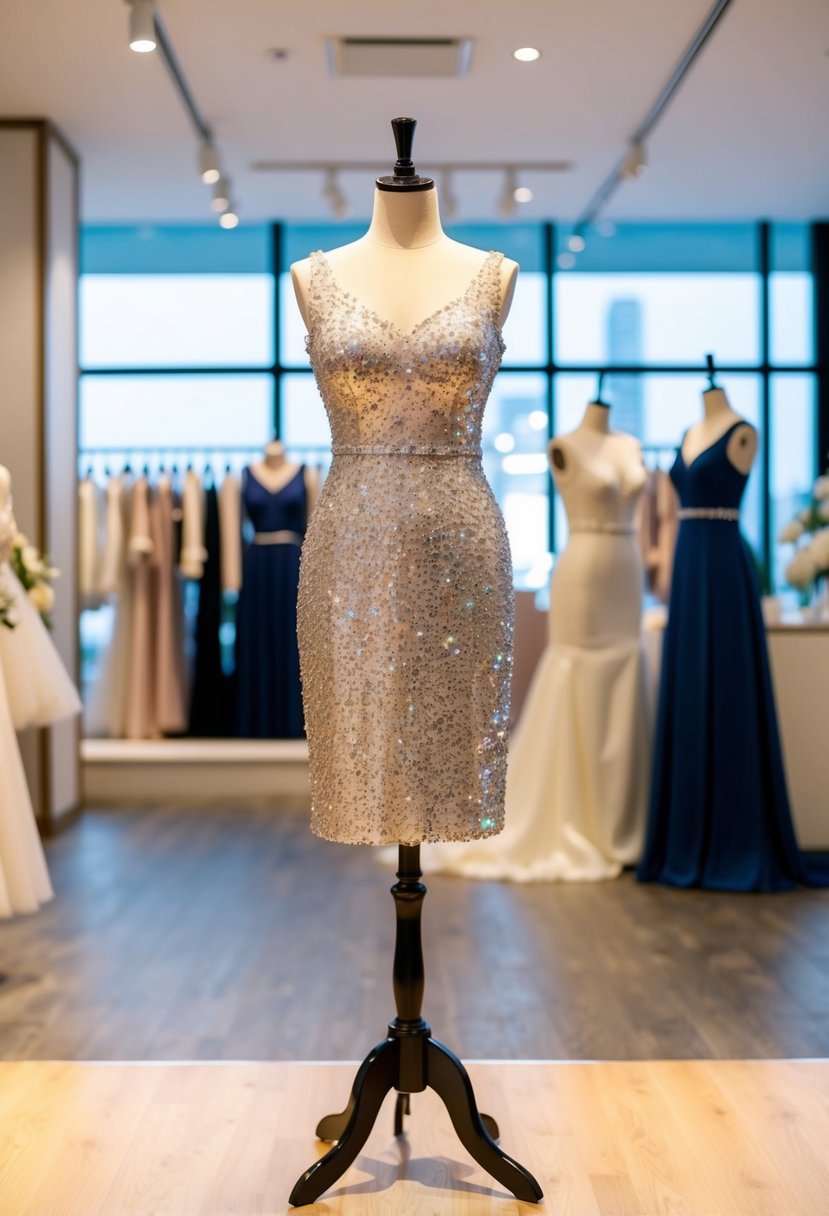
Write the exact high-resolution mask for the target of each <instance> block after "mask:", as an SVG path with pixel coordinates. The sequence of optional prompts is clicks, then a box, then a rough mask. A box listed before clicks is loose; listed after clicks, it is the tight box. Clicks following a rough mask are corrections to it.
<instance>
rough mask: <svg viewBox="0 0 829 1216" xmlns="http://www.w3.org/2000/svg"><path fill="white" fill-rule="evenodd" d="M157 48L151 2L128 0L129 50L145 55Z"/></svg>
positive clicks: (148, 0) (146, 0) (153, 6)
mask: <svg viewBox="0 0 829 1216" xmlns="http://www.w3.org/2000/svg"><path fill="white" fill-rule="evenodd" d="M157 46H158V38H157V36H156V30H155V4H154V3H153V0H130V50H131V51H137V52H138V53H139V54H140V55H146V54H147V53H148V52H150V51H154V50H155V49H156V47H157Z"/></svg>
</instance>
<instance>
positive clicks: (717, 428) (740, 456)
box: [682, 388, 757, 476]
mask: <svg viewBox="0 0 829 1216" xmlns="http://www.w3.org/2000/svg"><path fill="white" fill-rule="evenodd" d="M702 404H703V410H704V417H703V419H702V421H701V422H698V423H697V424H696V426H692V427H690V428H689V429H688V430H687V431H686V432H685V438H684V439H683V440H682V459H683V460H684V461H685V467H686V468H687V467H688V466H689V465H690V464H693V462H694V461H695V460H696V458H697V457H698V456H701V455H702V453H703V452H705V451H706V450H707V449H708V448H710V447H711V446H712V445H713V444H715V443H716V442H717V440H718V439H721V438H722V436H723V435H724V434H725V432H726V431H727V430H728V429H729V427H732V426H734V425H735V423H738V422H741V423H742V426H738V427H736V429H735V431H734V433H733V434H732V435H731V438H730V439H729V440H728V444H727V445H726V455H727V456H728V459H729V460H730V461H731V463H732V464H733V465H734V467H735V469H739V471H740V472H741V473H744V474H745V475H746V476H748V474H749V473H750V472H751V466H752V464H753V463H754V457H755V456H756V454H757V432H756V430H755V429H754V427H753V426H752V425H751V423H750V422H746V420H745V419H744V418H742V417H741V416H740V415H739V414H738V413H737V412H736V410H733V409H732V408H731V405H730V403H729V400H728V398H727V397H726V395H725V393H724V392H723V390H722V389H721V388H709V389H707V390H706V392H704V393H703V394H702Z"/></svg>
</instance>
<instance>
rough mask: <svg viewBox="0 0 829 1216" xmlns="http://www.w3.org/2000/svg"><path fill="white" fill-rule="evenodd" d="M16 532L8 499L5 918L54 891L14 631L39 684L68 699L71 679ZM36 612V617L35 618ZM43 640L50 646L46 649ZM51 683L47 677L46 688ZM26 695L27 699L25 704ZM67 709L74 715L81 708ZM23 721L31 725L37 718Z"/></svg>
mask: <svg viewBox="0 0 829 1216" xmlns="http://www.w3.org/2000/svg"><path fill="white" fill-rule="evenodd" d="M16 532H17V525H16V524H15V522H14V515H13V514H12V510H11V506H10V504H9V503H8V502H4V503H2V504H0V592H2V593H3V595H4V596H7V597H9V598H10V599H11V600H12V605H11V610H12V613H13V616H14V619H16V621H17V625H16V627H15V628H14V629H9V628H8V627H7V626H5V625H2V624H0V918H5V917H9V916H13V915H14V914H15V913H18V912H34V911H35V910H36V909H37V908H38V907H39V906H40V905H41V904H42V903H45V902H46V901H47V900H49V899H51V898H52V894H53V893H52V887H51V884H50V882H49V873H48V871H47V869H46V861H45V859H44V856H43V849H42V847H41V844H40V837H39V836H38V832H37V826H36V824H35V816H34V810H33V808H32V801H31V797H30V796H29V787H28V785H27V784H26V774H25V772H24V770H23V761H22V760H21V758H20V749H19V747H18V744H17V735H16V733H15V729H16V728H15V719H19V718H20V716H21V710H23V709H25V712H26V714H30V713H31V712H32V709H33V708H34V707H35V706H34V699H33V690H30V689H28V688H27V687H26V684H25V681H24V683H23V684H22V685H21V684H19V675H20V673H19V672H18V673H17V674H16V675H15V676H14V677H13V679H14V688H13V690H12V691H13V692H14V695H15V700H16V702H17V705H16V709H17V713H14V712H13V710H12V706H11V703H10V699H9V695H8V693H9V689H8V686H7V682H6V665H7V663H8V662H9V660H10V658H11V656H12V653H13V650H12V644H13V641H14V639H15V635H17V639H16V640H17V642H18V644H19V645H20V647H21V648H22V652H23V655H24V657H25V659H27V660H28V662H30V663H32V664H33V665H34V675H35V679H36V682H37V685H38V686H39V685H40V683H41V680H42V679H43V678H44V677H47V676H48V675H49V673H50V672H51V674H52V676H53V677H54V678H55V679H56V680H57V681H58V685H59V688H60V690H61V691H63V693H64V695H65V696H67V697H68V690H66V689H65V685H66V683H67V682H68V677H67V675H66V673H65V671H64V670H63V667H62V665H61V663H60V660H59V659H58V656H57V652H56V651H55V650H54V647H53V646H52V642H51V639H50V638H49V636H48V634H47V633H46V630H45V628H44V627H43V624H42V622H41V621H40V619H39V617H37V612H36V611H35V609H34V608H33V607H32V605H31V604H30V603H29V601H28V598H27V596H26V593H25V591H24V590H23V588H22V587H21V586H20V583H19V582H18V580H17V579H16V578H15V576H14V573H13V572H12V570H11V568H10V566H9V564H8V559H9V557H10V555H11V551H12V541H13V538H14V536H15V533H16ZM24 601H25V603H24ZM31 613H34V616H35V618H37V619H36V620H33V619H32V618H31V615H30V614H31ZM38 626H39V629H38ZM18 630H22V632H18ZM44 642H45V643H46V647H45V649H43V650H42V651H41V647H42V646H43V644H44ZM48 685H49V680H48V679H47V681H46V688H47V691H48ZM70 688H71V685H70ZM71 691H72V693H73V694H74V702H75V705H76V706H77V694H75V693H74V689H71ZM22 698H25V704H24V702H23V701H22ZM50 705H51V710H50V712H55V705H54V702H53V701H50ZM78 708H79V706H78ZM68 712H71V713H75V712H77V708H72V709H70V710H69V711H68ZM62 716H65V715H64V714H63V713H62V712H61V713H58V717H62ZM50 720H55V719H50ZM22 724H23V725H32V724H33V722H32V721H24V722H23V723H22Z"/></svg>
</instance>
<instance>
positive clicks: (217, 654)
mask: <svg viewBox="0 0 829 1216" xmlns="http://www.w3.org/2000/svg"><path fill="white" fill-rule="evenodd" d="M203 551H204V554H205V557H204V563H203V574H202V579H201V582H200V583H199V609H198V615H197V617H196V654H195V659H194V663H193V689H192V694H191V698H190V721H189V727H188V729H189V733H190V734H191V735H197V736H200V737H202V738H226V737H228V736H229V735H231V734H232V726H233V700H232V693H231V688H230V684H229V681H228V678H227V676H226V675H225V674H224V671H223V670H222V652H221V642H220V637H219V630H220V629H221V624H222V554H221V535H220V531H219V503H218V497H217V494H216V487H215V486H214V485H210V486H208V487H207V490H206V493H205V532H204V543H203Z"/></svg>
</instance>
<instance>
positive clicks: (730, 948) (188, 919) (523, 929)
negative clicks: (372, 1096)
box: [0, 809, 829, 1216]
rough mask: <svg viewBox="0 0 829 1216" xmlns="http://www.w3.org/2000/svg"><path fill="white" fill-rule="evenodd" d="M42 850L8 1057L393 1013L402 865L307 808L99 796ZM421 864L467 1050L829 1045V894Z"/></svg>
mask: <svg viewBox="0 0 829 1216" xmlns="http://www.w3.org/2000/svg"><path fill="white" fill-rule="evenodd" d="M48 855H49V864H50V867H51V870H52V875H53V878H54V882H55V886H56V888H57V892H58V898H57V899H56V901H55V902H54V903H53V904H51V905H49V906H48V907H47V908H46V909H45V910H43V911H42V912H41V913H39V914H38V915H37V916H33V917H24V918H21V919H18V920H15V921H12V922H2V921H0V973H4V974H5V976H6V979H5V982H2V983H0V1057H2V1058H4V1059H64V1060H84V1059H86V1060H126V1059H155V1060H179V1059H192V1060H218V1059H225V1060H230V1059H247V1060H257V1059H259V1060H308V1059H311V1060H313V1059H326V1060H337V1059H340V1060H343V1059H357V1058H362V1056H363V1055H364V1054H365V1052H366V1050H367V1049H368V1047H369V1046H370V1045H371V1043H373V1042H374V1041H375V1040H376V1039H377V1038H379V1037H381V1036H382V1034H383V1032H384V1030H385V1026H386V1023H387V1021H388V1020H389V1018H390V1017H391V1016H392V1014H393V1012H394V1009H393V1004H392V997H391V983H390V973H391V955H392V945H393V942H392V935H393V920H394V916H393V906H392V901H391V898H390V896H389V894H388V888H389V886H390V884H391V882H392V881H393V875H392V873H391V872H390V871H389V870H384V869H383V868H382V867H381V866H380V865H378V863H377V861H376V859H375V855H374V851H373V850H371V849H366V848H353V847H348V846H342V845H331V844H327V843H325V842H323V841H320V840H317V839H315V838H314V837H313V836H311V834H310V833H309V831H308V826H307V815H306V813H305V812H301V813H299V814H296V815H287V816H285V815H278V814H275V813H274V812H273V811H270V810H261V811H257V810H231V809H228V810H205V811H200V810H198V809H191V810H177V811H169V812H165V811H155V810H144V811H119V812H117V813H101V812H90V813H87V814H86V815H85V816H84V818H83V819H82V820H81V822H80V823H79V824H78V825H77V826H76V827H75V828H74V829H73V830H71V831H70V832H68V833H66V834H65V835H63V836H61V837H59V838H58V839H57V840H55V841H53V842H51V843H50V844H49V847H48ZM425 855H426V854H425ZM425 864H426V865H427V867H428V861H427V862H426V863H425ZM427 882H428V886H429V894H428V896H427V899H426V904H425V910H424V931H425V950H426V970H427V984H426V1005H425V1013H426V1016H427V1017H428V1018H429V1020H430V1022H431V1024H432V1026H433V1027H434V1030H435V1033H436V1034H437V1036H438V1037H439V1038H441V1039H443V1041H444V1042H446V1043H447V1044H448V1045H449V1046H451V1047H452V1048H453V1049H454V1050H456V1051H457V1052H459V1053H460V1054H461V1055H463V1056H464V1057H466V1058H470V1059H504V1058H506V1059H516V1060H520V1059H538V1058H541V1059H605V1060H614V1059H617V1060H618V1059H666V1058H671V1059H677V1058H690V1059H705V1058H717V1057H718V1058H724V1059H728V1058H742V1059H746V1058H789V1057H827V1056H829V892H815V891H798V892H793V893H791V894H785V895H776V896H738V895H718V894H711V893H701V892H693V891H691V892H687V891H675V890H666V889H661V888H658V887H642V886H639V885H637V883H636V882H635V881H633V879H632V878H631V877H630V876H625V877H623V878H622V879H620V880H618V881H616V882H610V883H600V884H575V885H573V884H571V885H541V886H539V885H536V886H530V887H521V886H513V885H508V884H497V883H474V882H469V881H465V880H461V879H449V878H439V877H434V878H430V877H429V875H428V872H427ZM0 1210H2V1208H1V1207H0ZM826 1211H827V1212H829V1200H827V1205H826ZM2 1216H6V1213H5V1212H3V1213H2Z"/></svg>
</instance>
